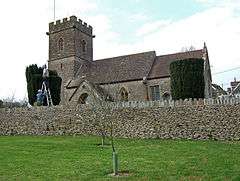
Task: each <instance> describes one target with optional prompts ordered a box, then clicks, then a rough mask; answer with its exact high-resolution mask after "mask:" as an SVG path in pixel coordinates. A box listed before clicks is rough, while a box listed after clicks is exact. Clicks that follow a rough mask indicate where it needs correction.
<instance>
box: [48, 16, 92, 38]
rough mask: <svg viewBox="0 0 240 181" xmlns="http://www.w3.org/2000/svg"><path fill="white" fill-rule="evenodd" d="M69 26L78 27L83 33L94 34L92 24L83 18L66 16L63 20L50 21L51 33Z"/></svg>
mask: <svg viewBox="0 0 240 181" xmlns="http://www.w3.org/2000/svg"><path fill="white" fill-rule="evenodd" d="M68 28H76V29H78V30H80V31H82V32H83V33H86V34H88V35H90V36H92V30H93V28H92V26H90V25H88V24H87V23H85V22H83V21H82V20H81V19H77V17H76V16H71V17H70V18H64V19H62V20H57V21H56V22H51V23H49V33H55V32H59V31H62V30H66V29H68Z"/></svg>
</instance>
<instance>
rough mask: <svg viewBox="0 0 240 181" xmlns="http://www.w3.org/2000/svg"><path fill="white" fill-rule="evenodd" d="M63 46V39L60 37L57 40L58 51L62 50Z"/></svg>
mask: <svg viewBox="0 0 240 181" xmlns="http://www.w3.org/2000/svg"><path fill="white" fill-rule="evenodd" d="M63 48H64V45H63V39H62V38H60V39H59V40H58V50H59V52H61V51H63Z"/></svg>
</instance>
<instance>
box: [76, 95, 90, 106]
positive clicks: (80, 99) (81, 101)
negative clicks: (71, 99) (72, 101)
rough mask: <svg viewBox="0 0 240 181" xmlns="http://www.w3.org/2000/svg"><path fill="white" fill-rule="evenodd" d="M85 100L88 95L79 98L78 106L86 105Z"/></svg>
mask: <svg viewBox="0 0 240 181" xmlns="http://www.w3.org/2000/svg"><path fill="white" fill-rule="evenodd" d="M87 98H88V94H87V93H84V94H82V95H81V96H80V97H79V101H78V103H79V104H86V103H87Z"/></svg>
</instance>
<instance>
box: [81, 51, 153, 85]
mask: <svg viewBox="0 0 240 181" xmlns="http://www.w3.org/2000/svg"><path fill="white" fill-rule="evenodd" d="M155 58H156V53H155V51H151V52H145V53H139V54H133V55H126V56H121V57H114V58H108V59H102V60H96V61H93V62H92V63H91V65H90V66H89V68H88V71H87V73H86V78H87V79H88V80H89V81H90V82H93V83H97V84H104V83H114V82H121V81H131V80H141V79H143V77H146V76H147V75H148V73H149V71H150V70H151V67H152V64H153V62H154V60H155ZM80 72H81V71H80ZM78 76H80V74H79V75H78Z"/></svg>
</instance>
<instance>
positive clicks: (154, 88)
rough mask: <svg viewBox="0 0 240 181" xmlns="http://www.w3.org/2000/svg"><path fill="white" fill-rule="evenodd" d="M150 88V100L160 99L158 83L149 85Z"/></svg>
mask: <svg viewBox="0 0 240 181" xmlns="http://www.w3.org/2000/svg"><path fill="white" fill-rule="evenodd" d="M150 89H151V95H152V101H158V100H160V90H159V85H156V86H150Z"/></svg>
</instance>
